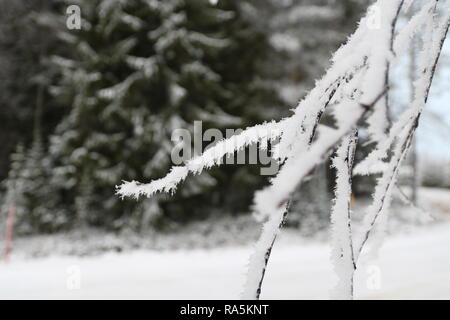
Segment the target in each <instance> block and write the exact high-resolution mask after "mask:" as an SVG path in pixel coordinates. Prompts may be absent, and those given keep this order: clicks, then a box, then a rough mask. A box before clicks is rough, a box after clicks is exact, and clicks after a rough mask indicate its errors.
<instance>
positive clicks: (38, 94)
mask: <svg viewBox="0 0 450 320" xmlns="http://www.w3.org/2000/svg"><path fill="white" fill-rule="evenodd" d="M370 2H371V1H369V0H340V1H335V0H220V1H211V0H70V1H60V0H14V1H11V0H0V121H1V126H0V146H1V147H0V151H1V152H0V181H1V187H0V203H1V204H2V211H1V216H2V219H4V218H5V217H6V212H7V210H8V209H7V208H8V207H9V206H10V205H11V204H13V205H15V206H16V208H17V217H16V227H15V232H17V233H18V234H36V233H54V232H58V231H65V230H70V229H75V228H82V227H98V228H102V229H107V230H116V231H120V230H125V229H126V230H133V232H134V231H143V230H148V229H149V228H152V229H158V230H166V229H168V228H169V229H170V227H171V226H173V225H174V224H175V225H183V224H186V223H187V222H190V221H193V220H202V219H207V218H211V217H213V216H215V215H220V216H224V215H228V216H237V215H242V214H248V213H249V211H250V209H249V208H250V206H251V201H252V195H253V192H254V191H255V190H257V189H260V188H261V187H262V186H263V185H264V184H266V183H267V179H268V177H264V176H260V175H259V167H258V166H256V165H233V166H231V165H228V166H225V167H223V168H220V169H216V170H211V171H210V172H208V173H203V174H202V175H200V176H197V177H191V178H189V179H187V181H186V182H185V183H184V184H183V185H182V186H181V187H180V190H179V192H177V193H176V194H175V195H174V196H172V197H171V196H166V195H161V196H158V197H155V198H152V199H146V200H140V201H132V200H129V199H127V200H123V201H122V200H121V199H119V198H118V197H117V196H116V195H115V189H114V186H115V185H117V184H119V183H120V182H121V181H122V180H127V181H129V180H138V181H149V180H152V179H155V178H160V177H162V176H164V175H165V174H166V173H167V172H168V170H169V169H170V167H171V166H172V163H171V160H170V153H171V150H172V148H173V142H172V141H171V140H170V138H171V134H172V131H173V130H174V129H177V128H186V129H190V130H193V124H194V121H196V120H201V121H203V129H205V130H206V129H207V128H219V129H221V130H223V131H225V129H226V128H245V127H247V126H250V125H254V124H257V123H260V122H262V121H264V120H271V119H280V118H282V117H284V116H286V115H288V114H289V110H290V109H291V108H293V107H294V106H295V105H296V103H297V102H298V100H299V99H301V97H302V96H304V94H305V93H306V92H307V91H308V90H309V89H311V87H312V86H313V85H314V80H315V79H317V78H318V77H320V76H321V75H322V74H323V71H324V70H325V69H326V68H327V67H328V64H329V58H330V57H331V54H332V53H333V52H334V51H335V50H336V49H337V48H338V47H339V46H340V45H341V44H342V43H343V42H345V40H346V38H347V36H348V35H349V34H350V33H351V32H352V31H353V30H354V29H355V26H356V22H357V21H358V20H359V19H360V17H361V15H362V14H363V13H364V11H365V10H366V9H367V7H368V5H369V3H370ZM72 4H76V5H78V6H79V7H80V8H81V18H82V27H81V29H80V30H69V29H68V28H67V26H66V19H67V15H66V8H67V7H68V6H69V5H72ZM361 139H364V135H362V137H361ZM365 148H367V146H364V147H363V148H360V149H359V150H358V152H359V153H360V154H362V153H364V152H367V151H366V150H365ZM433 161H434V162H433ZM428 162H429V163H430V165H427V166H425V167H424V168H425V169H424V170H422V171H421V174H420V175H419V174H418V173H417V165H416V163H417V161H416V156H415V155H414V154H413V156H412V157H411V159H410V161H409V162H408V163H409V165H408V166H407V167H408V168H409V170H405V174H404V177H403V180H402V181H403V183H404V184H405V185H411V186H413V188H412V190H414V189H415V188H414V186H416V185H418V184H419V183H422V182H423V183H426V184H427V185H429V186H436V187H450V170H442V168H444V169H445V168H447V169H448V162H447V166H446V167H445V166H444V167H443V164H442V162H440V161H438V160H437V159H428ZM328 167H329V166H328V165H327V164H324V165H323V167H322V168H320V169H319V170H317V173H316V176H315V177H314V178H313V179H312V180H310V181H309V182H308V183H307V184H306V185H304V186H302V190H300V191H299V192H298V194H297V196H296V199H295V202H294V204H293V206H292V208H291V211H292V214H291V217H290V221H289V223H290V225H293V226H298V225H300V224H301V223H302V221H307V220H311V219H313V220H314V221H315V226H316V228H317V229H320V228H323V227H325V226H327V225H328V220H329V206H330V201H331V199H332V191H333V172H332V171H331V170H330V169H328ZM440 169H441V170H440ZM419 176H420V177H422V179H421V181H418V177H419ZM371 187H372V183H371V181H370V179H362V178H358V180H357V189H356V190H355V196H356V197H367V196H369V195H370V193H371ZM410 193H411V197H412V200H413V201H414V192H410Z"/></svg>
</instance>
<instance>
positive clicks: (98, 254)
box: [0, 188, 450, 299]
mask: <svg viewBox="0 0 450 320" xmlns="http://www.w3.org/2000/svg"><path fill="white" fill-rule="evenodd" d="M420 198H421V207H422V208H423V209H424V210H426V211H427V212H429V213H430V215H431V216H432V217H434V218H435V222H433V223H428V224H423V223H420V220H421V219H420V218H419V217H423V216H424V215H426V214H424V212H423V211H422V210H417V209H413V208H411V207H404V208H403V210H400V211H397V212H396V211H394V212H393V213H392V219H391V223H390V226H389V229H390V234H391V235H390V236H388V237H387V239H386V242H385V245H384V246H383V248H382V249H381V251H380V255H379V259H378V260H371V261H367V262H366V263H365V264H363V265H362V266H361V267H360V269H359V271H358V272H357V275H356V284H355V286H356V296H357V298H360V299H380V298H386V299H450V190H441V189H432V188H421V190H420ZM406 216H409V218H408V219H411V218H412V220H413V222H414V223H413V224H411V223H409V224H408V223H407V222H406V220H407V218H406ZM221 223H223V226H222V227H221V228H219V229H217V230H216V229H214V230H210V232H206V231H208V230H209V229H208V230H206V231H205V230H203V231H202V229H201V228H206V226H205V225H201V228H200V229H199V226H197V227H195V228H194V227H192V228H193V229H192V232H188V235H189V236H186V235H184V236H183V234H180V235H179V237H177V238H174V237H172V236H171V237H169V239H168V240H167V241H165V242H164V241H163V239H160V240H159V241H157V243H159V244H160V245H159V246H158V247H161V248H173V246H172V244H173V242H174V241H178V242H180V241H184V242H186V243H185V245H184V246H183V245H179V246H178V248H180V249H178V250H162V251H161V250H155V249H149V248H154V245H153V244H152V246H150V243H149V246H148V247H147V246H135V247H134V248H135V249H133V246H128V245H127V246H124V245H123V244H121V242H123V239H122V238H111V239H110V238H108V237H106V236H105V235H102V234H99V235H97V236H96V237H94V239H96V240H95V241H96V243H95V246H93V247H94V248H97V249H98V250H97V251H95V250H94V252H93V253H92V254H94V255H88V256H84V257H82V256H80V255H79V254H80V253H81V254H82V255H85V254H87V253H86V252H85V251H83V250H81V249H80V248H81V247H82V245H83V241H81V242H80V243H77V242H76V241H74V239H75V238H73V239H72V238H69V239H65V240H64V238H63V237H62V236H61V235H60V236H58V237H56V236H52V237H53V238H52V239H50V238H48V239H47V238H46V237H44V238H43V239H39V238H29V239H23V240H20V241H18V242H19V243H20V245H19V246H17V242H16V245H15V251H14V253H13V255H12V259H11V262H10V263H9V264H8V265H5V264H3V263H1V264H0V299H16V298H21V299H49V298H56V299H119V298H120V299H235V298H239V293H240V291H241V287H242V284H243V282H244V279H245V270H246V263H247V260H248V257H249V255H250V253H251V252H252V243H254V240H252V241H250V242H249V241H247V240H249V239H252V238H254V235H253V234H251V235H250V236H249V235H244V234H243V233H244V230H242V228H244V229H250V230H253V229H251V228H249V225H247V223H249V222H247V221H246V220H245V221H243V222H241V223H239V224H236V225H235V226H234V228H237V229H236V230H234V229H233V228H232V226H231V224H230V222H226V221H222V222H221ZM221 229H223V234H222V233H219V234H218V235H216V236H215V237H214V238H215V239H216V240H215V241H216V242H215V243H212V244H211V248H208V246H206V247H203V248H200V247H197V249H188V248H189V246H190V243H191V241H192V246H190V247H191V248H192V247H195V243H197V242H199V241H203V242H205V241H207V240H208V239H212V238H210V237H209V236H208V237H206V238H205V237H204V236H198V239H196V240H195V238H193V237H192V235H193V234H195V233H196V232H199V231H200V232H201V233H204V234H209V233H211V232H213V233H216V232H217V231H218V230H221ZM399 230H400V231H399ZM235 235H236V238H237V239H238V238H239V235H240V237H241V238H240V239H238V240H239V241H237V242H228V243H225V244H224V245H220V243H222V240H220V239H222V238H223V240H225V238H229V237H234V236H235ZM217 238H219V240H220V241H218V242H217ZM100 239H103V240H102V241H103V242H104V243H103V242H102V243H100ZM202 239H203V240H202ZM246 239H247V240H246ZM135 240H136V241H139V239H138V238H137V239H135ZM194 240H195V241H194ZM78 241H80V239H78ZM86 241H90V240H89V239H87V240H86V239H85V240H84V242H86ZM97 242H98V243H97ZM249 243H250V244H249ZM50 244H52V245H50ZM39 246H49V248H50V249H49V248H47V249H45V250H42V251H43V252H44V253H45V252H47V253H48V252H52V255H51V256H44V257H39V258H36V257H35V258H32V257H33V256H36V255H33V254H31V255H30V254H29V253H30V250H28V251H27V250H24V249H25V248H32V249H31V252H39V251H38V250H37V248H35V247H39ZM78 246H79V247H80V248H78V249H77V247H78ZM74 248H75V250H74ZM105 248H106V249H108V248H109V249H110V250H107V251H109V253H106V254H105V253H102V252H104V250H105ZM114 248H121V249H120V250H116V251H121V252H114ZM91 249H92V245H91ZM100 249H101V250H100ZM71 250H74V251H71ZM88 251H89V250H88ZM329 255H330V247H329V244H328V243H327V241H326V237H313V238H305V237H304V236H301V235H299V230H296V229H285V230H283V233H282V234H281V237H280V238H279V240H278V241H277V243H276V245H275V247H274V250H273V253H272V257H271V260H270V264H269V268H268V271H267V275H266V281H265V283H264V287H263V293H262V298H265V299H327V298H329V292H330V289H332V287H333V285H334V282H335V281H336V278H335V276H334V272H333V269H332V265H331V263H330V259H329Z"/></svg>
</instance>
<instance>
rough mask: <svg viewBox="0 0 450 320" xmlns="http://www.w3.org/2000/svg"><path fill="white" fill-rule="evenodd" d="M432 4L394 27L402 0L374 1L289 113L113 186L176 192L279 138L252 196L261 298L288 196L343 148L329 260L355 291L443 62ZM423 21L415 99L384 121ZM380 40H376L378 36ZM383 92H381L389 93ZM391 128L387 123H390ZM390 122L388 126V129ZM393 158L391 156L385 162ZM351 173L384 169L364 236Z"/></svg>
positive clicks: (251, 279) (254, 279) (346, 287)
mask: <svg viewBox="0 0 450 320" xmlns="http://www.w3.org/2000/svg"><path fill="white" fill-rule="evenodd" d="M438 1H439V0H434V1H432V3H431V4H430V2H427V3H426V4H425V5H424V6H423V7H422V9H421V10H419V12H418V13H417V14H416V15H415V16H414V17H413V18H411V19H410V20H409V21H408V23H407V24H406V26H405V27H404V28H403V29H402V30H400V32H398V33H397V34H396V22H397V20H398V17H399V14H400V12H401V10H402V7H403V5H404V4H405V3H407V4H410V3H411V1H410V0H409V1H406V0H378V1H377V2H376V3H375V4H374V6H375V7H376V8H377V9H378V12H379V14H380V18H381V21H380V25H379V27H378V28H377V27H374V26H370V25H371V23H370V19H371V17H370V15H369V14H368V15H366V17H364V18H363V19H362V20H361V22H360V24H359V27H358V28H357V30H356V31H355V33H354V34H353V35H352V36H351V37H350V38H349V40H348V41H347V43H346V44H345V45H343V46H342V47H341V48H340V49H339V50H338V51H337V52H336V53H335V54H334V56H333V58H332V66H331V67H330V68H329V70H328V71H327V72H326V74H325V76H324V77H323V78H322V79H321V80H319V81H318V82H317V83H316V86H315V87H314V89H313V90H311V92H310V93H309V94H308V95H307V96H306V97H305V98H304V99H303V100H302V101H301V102H300V103H299V104H298V106H297V107H296V108H295V109H294V113H293V115H292V116H290V117H288V118H285V119H283V120H281V121H279V122H275V121H273V122H269V123H265V124H262V125H259V126H255V127H251V128H248V129H246V130H245V131H244V132H242V133H241V134H239V135H236V136H234V137H232V138H230V139H226V140H222V141H220V142H219V143H217V144H216V145H215V146H214V147H212V148H210V149H208V150H207V151H205V152H204V153H203V154H202V155H201V156H198V157H195V158H193V159H192V160H189V161H188V162H187V163H186V165H185V166H179V167H174V168H172V170H171V172H170V173H169V174H168V175H167V176H166V177H164V178H162V179H158V180H154V181H152V182H151V183H149V184H140V183H138V182H136V181H132V182H125V183H124V184H122V185H121V186H118V187H117V193H118V194H119V195H120V196H122V197H125V196H132V197H135V198H138V197H139V196H141V195H143V196H152V195H153V194H155V193H156V192H160V191H161V192H173V191H174V190H175V188H176V186H177V185H178V184H179V183H180V182H182V181H183V180H184V179H186V177H187V176H188V174H189V173H192V174H200V173H201V172H202V171H203V170H204V169H208V168H210V167H212V166H215V165H220V164H221V163H222V159H223V157H225V156H227V155H231V154H233V153H234V152H236V151H239V150H241V149H243V148H245V147H247V146H249V145H251V144H254V143H258V142H262V143H261V145H260V147H261V148H266V146H267V143H266V142H268V141H273V140H274V139H276V138H280V142H279V143H278V144H276V145H273V146H272V147H274V153H275V154H276V156H274V157H275V158H276V159H278V160H279V161H280V163H283V166H282V168H281V170H280V171H279V172H278V174H277V175H276V176H275V177H274V178H273V179H272V180H271V181H270V185H269V186H268V187H267V188H265V189H263V190H261V191H258V192H256V193H255V197H254V212H255V214H256V215H257V216H258V217H259V218H261V219H263V220H265V221H266V223H265V224H264V226H263V229H262V234H261V236H260V239H259V240H258V242H257V243H256V248H255V252H254V254H253V255H252V257H251V258H250V261H249V266H248V278H247V282H246V286H245V288H244V292H243V298H245V299H258V298H259V296H260V293H261V287H262V283H263V280H264V275H265V272H266V268H267V263H268V261H269V257H270V254H271V251H272V248H273V245H274V243H275V240H276V238H277V236H278V234H279V232H280V229H281V227H282V225H283V223H284V221H285V218H286V215H287V214H288V206H289V201H290V198H291V196H292V194H293V193H294V192H295V191H296V190H298V188H299V186H300V185H301V184H302V183H303V182H304V181H305V179H306V178H307V177H309V176H310V175H311V174H312V173H313V172H314V169H315V168H316V166H317V165H319V164H320V163H321V162H322V161H324V160H325V159H326V158H327V157H328V156H329V155H330V154H331V153H332V152H333V151H334V149H335V148H336V146H337V145H340V147H339V149H338V151H337V155H336V157H335V158H334V160H333V164H334V166H335V167H336V169H337V181H336V182H337V185H336V200H335V203H334V206H333V210H332V217H331V220H332V222H333V227H332V233H333V237H332V238H333V243H334V249H333V260H334V261H335V263H336V270H337V271H338V274H339V277H340V282H339V288H341V289H342V290H343V291H342V292H344V293H345V294H344V295H343V296H342V297H345V298H352V297H353V276H354V272H355V270H356V268H357V266H358V265H357V262H358V259H359V257H360V255H361V252H362V251H363V249H364V247H365V245H366V243H367V241H368V240H369V238H370V237H371V235H372V234H373V233H374V232H375V231H377V232H383V225H384V221H385V220H386V219H387V210H388V208H389V204H390V201H391V196H392V189H393V187H394V186H395V181H396V177H397V173H398V170H399V167H400V164H401V162H402V160H403V159H404V158H405V157H406V154H407V153H408V150H409V148H410V145H411V141H412V138H413V136H414V133H415V130H416V128H417V125H418V123H419V119H420V115H421V112H422V109H423V107H424V105H425V104H426V102H427V99H428V94H429V90H430V87H431V83H432V80H433V77H434V73H435V69H436V65H437V62H438V60H439V56H440V52H441V50H442V46H443V43H444V40H445V38H446V35H447V32H448V27H449V22H450V14H449V13H448V12H447V13H446V15H445V17H444V19H443V22H441V24H440V25H438V23H437V20H436V19H437V17H436V5H437V3H438ZM422 26H425V31H424V32H422V33H420V34H421V35H422V40H423V41H422V43H423V50H422V52H421V54H420V57H419V61H420V72H421V73H420V77H419V79H417V81H416V83H415V99H414V101H413V102H412V104H411V106H410V107H409V108H408V109H407V110H405V111H404V112H403V113H402V115H401V116H400V117H399V119H398V120H397V121H396V122H395V123H393V124H392V125H390V124H389V123H388V121H387V106H388V102H389V101H388V97H387V94H388V87H387V83H388V80H389V72H390V68H391V65H392V64H393V63H394V62H396V61H398V60H397V57H398V56H399V55H400V54H401V53H402V52H403V50H404V48H405V47H407V46H409V43H410V41H411V39H412V38H413V37H414V36H415V35H416V33H419V31H418V30H419V29H420V28H421V27H422ZM374 39H377V41H374ZM383 98H384V99H383ZM330 108H331V109H332V111H333V116H334V119H335V126H334V127H328V126H325V125H322V124H320V120H321V117H322V115H323V113H324V112H325V110H326V109H330ZM362 120H367V129H368V132H369V136H370V138H371V142H376V147H375V149H374V151H372V152H371V153H370V154H369V155H368V156H367V157H366V159H364V160H363V161H362V162H361V163H360V164H358V166H356V167H355V170H353V157H354V151H355V147H356V136H355V135H354V132H355V130H357V127H358V126H359V125H362ZM388 126H390V128H388ZM387 129H389V130H387ZM386 158H388V160H385V159H386ZM352 171H353V174H355V173H360V174H371V173H375V172H376V173H379V172H382V175H381V177H380V178H379V179H378V182H377V185H376V187H375V191H374V195H373V202H372V204H371V206H370V207H369V208H368V209H367V213H366V216H365V219H364V222H363V227H362V232H361V234H360V237H359V239H358V240H359V241H357V242H354V241H353V236H354V234H353V230H352V225H351V208H350V198H351V184H352V178H351V177H352Z"/></svg>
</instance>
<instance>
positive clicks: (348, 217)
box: [331, 131, 358, 299]
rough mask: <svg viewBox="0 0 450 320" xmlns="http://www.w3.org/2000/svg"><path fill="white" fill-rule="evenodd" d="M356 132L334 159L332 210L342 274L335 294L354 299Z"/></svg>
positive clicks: (333, 234)
mask: <svg viewBox="0 0 450 320" xmlns="http://www.w3.org/2000/svg"><path fill="white" fill-rule="evenodd" d="M357 137H358V136H357V131H355V133H353V134H351V135H350V136H348V137H346V138H344V139H343V141H342V144H341V146H340V147H339V148H338V150H337V151H336V156H335V157H334V158H333V167H334V168H336V187H335V194H336V198H335V200H334V205H333V208H332V210H331V238H332V244H333V249H332V260H333V262H334V268H335V270H336V273H337V275H338V277H339V280H338V284H337V286H336V288H335V292H334V295H335V297H336V298H337V299H353V277H354V273H355V270H356V261H355V256H354V250H353V233H352V212H351V199H352V170H353V162H354V159H355V151H356V143H357V139H358V138H357Z"/></svg>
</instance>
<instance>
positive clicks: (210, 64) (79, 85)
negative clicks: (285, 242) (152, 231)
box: [51, 0, 277, 227]
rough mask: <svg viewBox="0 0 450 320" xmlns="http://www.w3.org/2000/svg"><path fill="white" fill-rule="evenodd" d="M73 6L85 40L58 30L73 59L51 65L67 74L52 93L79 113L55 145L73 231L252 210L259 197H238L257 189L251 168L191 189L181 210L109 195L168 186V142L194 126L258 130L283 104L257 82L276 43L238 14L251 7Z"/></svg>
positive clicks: (177, 203)
mask: <svg viewBox="0 0 450 320" xmlns="http://www.w3.org/2000/svg"><path fill="white" fill-rule="evenodd" d="M68 3H71V4H72V3H73V1H68ZM76 3H77V4H78V5H79V6H80V8H81V11H82V18H83V22H82V28H81V30H72V31H71V30H67V29H65V27H64V28H63V29H61V30H59V31H60V34H61V35H62V37H63V39H65V40H66V41H67V42H68V45H69V46H71V47H72V48H73V50H74V51H75V54H74V55H72V56H68V57H61V56H59V57H55V58H54V61H55V63H57V64H59V65H60V66H61V68H62V70H63V72H62V73H63V78H62V81H61V83H59V85H58V86H56V87H55V88H54V92H55V93H56V94H57V95H58V96H59V97H61V98H62V99H63V101H67V102H69V103H71V112H70V114H69V115H68V116H67V118H66V119H64V120H63V122H62V123H61V124H60V125H59V127H58V128H57V130H56V134H55V135H54V137H53V138H52V144H51V153H52V155H53V157H54V159H55V162H56V166H57V168H56V170H55V172H56V175H55V179H54V181H55V183H56V185H58V186H59V188H60V189H61V190H62V193H63V198H62V201H63V203H64V204H66V205H67V206H68V207H69V210H71V212H73V213H72V214H73V215H75V216H76V217H77V220H87V222H88V223H89V224H93V225H103V226H105V225H106V226H114V227H121V226H122V224H124V223H126V224H129V225H136V226H139V225H142V223H143V222H145V221H147V220H148V219H147V218H146V217H147V216H148V215H147V213H146V211H147V209H148V208H152V210H151V211H152V212H159V213H163V214H164V215H165V216H166V217H169V218H173V219H181V220H187V219H191V218H192V217H195V216H202V215H206V214H208V212H209V211H210V210H207V209H209V208H211V206H226V205H230V206H231V205H233V204H235V203H240V204H242V203H244V204H245V203H246V204H247V206H248V205H249V204H250V203H251V197H248V194H246V193H244V192H242V190H245V189H246V188H250V189H252V188H253V189H256V188H258V187H260V186H261V183H262V182H263V179H256V180H255V179H251V177H252V176H253V175H251V174H250V170H249V169H248V168H246V167H243V168H239V169H240V170H239V172H238V170H237V168H228V171H227V173H226V174H224V173H223V172H221V171H218V172H216V173H214V172H212V173H211V175H203V176H199V177H198V178H196V179H193V180H190V181H189V182H188V183H187V184H186V185H185V186H184V187H183V189H182V191H181V192H180V193H179V194H178V195H177V196H176V197H175V199H174V201H167V199H163V198H161V199H158V201H155V199H150V200H149V202H151V203H145V204H142V203H132V202H122V201H120V200H118V199H117V198H116V197H114V195H112V194H111V192H110V185H111V184H113V183H115V182H116V181H117V180H118V179H119V180H120V179H139V180H141V179H144V180H145V179H149V178H150V177H154V176H161V175H163V174H164V173H165V172H166V171H167V170H168V169H169V168H170V166H171V165H172V163H171V157H170V154H171V151H172V148H173V145H174V143H173V142H172V141H171V135H172V132H173V131H174V130H175V129H179V128H185V129H190V130H193V124H194V120H202V121H203V128H204V129H207V128H208V127H215V128H225V127H245V126H248V125H251V124H254V123H257V122H259V121H262V119H263V117H264V112H260V111H261V110H264V108H263V109H260V107H261V106H263V107H264V106H265V105H271V106H272V105H274V104H275V103H274V102H275V101H276V100H277V99H276V94H274V91H273V90H272V89H270V87H268V86H267V83H266V81H264V80H265V79H266V78H267V74H263V73H262V72H260V71H259V70H260V65H262V64H264V62H265V61H266V56H267V54H268V51H270V46H269V44H268V40H267V38H266V36H265V34H264V33H262V32H261V31H260V30H258V29H257V28H256V27H255V26H254V25H252V24H251V23H250V22H248V21H251V20H250V19H247V16H246V14H247V13H246V11H245V10H243V9H242V6H244V5H246V6H249V5H251V1H237V0H236V1H223V2H219V3H218V4H217V5H216V6H214V5H212V4H211V3H210V2H209V1H208V0H170V1H167V0H150V1H144V0H133V1H123V0H97V1H91V0H89V1H88V0H86V1H77V2H76ZM61 26H62V25H61ZM244 106H245V108H244ZM255 169H256V168H255ZM249 177H250V178H249ZM255 181H256V182H255ZM225 194H227V195H231V196H233V195H234V196H235V197H236V199H238V201H230V199H229V198H227V197H225V196H224V195H225ZM242 195H244V199H243V200H242ZM153 201H155V203H153ZM186 210H188V211H190V212H191V213H192V215H191V216H187V215H185V214H184V212H185V211H186ZM237 210H241V211H244V210H245V208H237ZM76 211H78V212H76ZM79 211H87V212H79ZM105 212H108V214H107V215H105ZM130 215H134V218H130ZM124 217H126V219H125V218H124ZM122 218H123V219H122Z"/></svg>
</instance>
